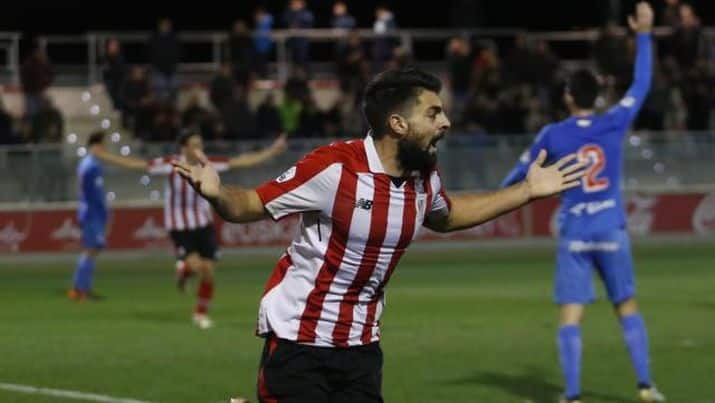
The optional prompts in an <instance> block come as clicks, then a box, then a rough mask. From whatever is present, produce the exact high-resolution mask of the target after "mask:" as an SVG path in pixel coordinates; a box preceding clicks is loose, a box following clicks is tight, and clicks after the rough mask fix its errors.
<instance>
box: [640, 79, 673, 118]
mask: <svg viewBox="0 0 715 403" xmlns="http://www.w3.org/2000/svg"><path fill="white" fill-rule="evenodd" d="M653 73H654V78H653V83H652V84H651V88H650V93H649V94H648V97H647V98H646V101H645V103H644V104H643V108H641V111H640V114H639V115H638V118H637V119H636V123H635V128H636V129H637V130H642V129H647V130H663V129H665V124H666V116H667V114H668V113H670V111H671V110H672V109H673V108H674V107H673V106H671V97H672V95H671V93H672V83H671V80H670V77H669V76H668V75H666V73H665V72H664V71H663V69H661V68H658V67H656V68H655V70H654V72H653Z"/></svg>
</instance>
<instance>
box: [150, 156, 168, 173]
mask: <svg viewBox="0 0 715 403" xmlns="http://www.w3.org/2000/svg"><path fill="white" fill-rule="evenodd" d="M171 160H172V157H160V158H154V159H153V160H151V161H149V165H148V167H147V172H149V174H151V175H168V174H170V173H171V170H172V169H173V168H174V167H173V166H172V165H171Z"/></svg>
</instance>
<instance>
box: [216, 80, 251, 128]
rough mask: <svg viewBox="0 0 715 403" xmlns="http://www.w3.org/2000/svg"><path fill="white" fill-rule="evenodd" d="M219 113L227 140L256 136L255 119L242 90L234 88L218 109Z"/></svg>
mask: <svg viewBox="0 0 715 403" xmlns="http://www.w3.org/2000/svg"><path fill="white" fill-rule="evenodd" d="M219 114H220V116H221V120H222V122H223V124H224V126H225V129H226V134H225V137H226V139H227V140H245V139H251V138H255V137H256V119H255V116H254V115H253V112H252V111H251V108H250V107H249V106H248V100H247V99H246V95H245V94H244V92H243V91H240V90H239V89H238V88H236V89H235V90H234V91H233V94H232V95H231V98H230V99H228V100H227V102H226V103H225V104H224V105H223V106H222V107H221V109H219Z"/></svg>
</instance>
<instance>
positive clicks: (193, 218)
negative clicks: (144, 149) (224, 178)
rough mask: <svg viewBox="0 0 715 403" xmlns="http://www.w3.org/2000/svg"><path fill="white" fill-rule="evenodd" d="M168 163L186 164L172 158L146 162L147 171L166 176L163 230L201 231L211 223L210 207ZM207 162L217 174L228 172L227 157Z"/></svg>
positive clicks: (182, 158)
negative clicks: (199, 229)
mask: <svg viewBox="0 0 715 403" xmlns="http://www.w3.org/2000/svg"><path fill="white" fill-rule="evenodd" d="M171 161H186V159H185V158H184V157H183V156H179V155H174V156H168V157H162V158H155V159H153V160H151V161H150V162H149V167H148V172H149V173H150V174H153V175H167V180H166V185H165V186H164V227H165V228H166V229H167V230H168V231H183V230H192V229H196V228H202V227H205V226H207V225H209V224H210V223H211V222H212V221H213V216H212V213H211V205H210V204H209V202H207V201H206V199H204V198H203V197H201V196H200V195H198V194H197V193H196V191H194V188H193V187H191V185H190V184H189V182H187V181H186V180H185V179H184V178H182V177H181V175H179V174H177V173H175V172H174V169H173V168H174V167H173V166H172V165H171ZM209 161H210V163H211V164H212V165H213V166H214V168H216V170H217V171H218V172H224V171H227V170H228V158H223V157H210V158H209Z"/></svg>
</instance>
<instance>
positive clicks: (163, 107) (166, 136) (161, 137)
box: [147, 100, 181, 142]
mask: <svg viewBox="0 0 715 403" xmlns="http://www.w3.org/2000/svg"><path fill="white" fill-rule="evenodd" d="M152 117H153V124H152V129H151V131H150V133H149V137H148V138H147V140H149V141H156V142H173V141H176V139H177V138H178V137H179V133H180V131H181V114H180V113H179V111H178V110H177V109H176V107H175V106H174V103H173V102H171V101H168V100H167V101H164V102H158V103H157V105H156V110H155V112H154V113H153V115H152Z"/></svg>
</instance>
